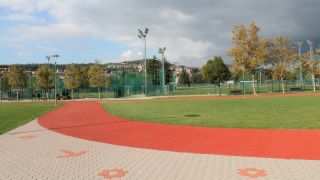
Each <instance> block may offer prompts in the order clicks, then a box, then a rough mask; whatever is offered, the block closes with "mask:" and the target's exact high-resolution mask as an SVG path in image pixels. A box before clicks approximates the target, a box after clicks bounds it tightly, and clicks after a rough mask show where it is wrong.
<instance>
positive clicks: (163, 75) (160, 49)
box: [159, 47, 166, 95]
mask: <svg viewBox="0 0 320 180" xmlns="http://www.w3.org/2000/svg"><path fill="white" fill-rule="evenodd" d="M165 50H166V47H163V48H159V54H161V62H162V91H163V95H164V92H165V83H166V81H165V74H164V73H165V72H164V51H165Z"/></svg>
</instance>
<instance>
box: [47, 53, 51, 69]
mask: <svg viewBox="0 0 320 180" xmlns="http://www.w3.org/2000/svg"><path fill="white" fill-rule="evenodd" d="M50 58H51V57H50V56H46V60H48V68H49V61H50Z"/></svg>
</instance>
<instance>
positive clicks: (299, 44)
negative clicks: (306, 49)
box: [296, 41, 303, 86]
mask: <svg viewBox="0 0 320 180" xmlns="http://www.w3.org/2000/svg"><path fill="white" fill-rule="evenodd" d="M296 44H297V45H298V48H299V49H298V51H299V60H300V72H299V73H300V83H301V86H302V62H301V48H302V44H303V42H302V41H300V42H296Z"/></svg>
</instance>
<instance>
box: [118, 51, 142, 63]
mask: <svg viewBox="0 0 320 180" xmlns="http://www.w3.org/2000/svg"><path fill="white" fill-rule="evenodd" d="M120 58H121V60H125V61H128V60H138V59H141V58H142V53H141V52H134V51H132V50H128V51H126V52H123V53H121V55H120Z"/></svg>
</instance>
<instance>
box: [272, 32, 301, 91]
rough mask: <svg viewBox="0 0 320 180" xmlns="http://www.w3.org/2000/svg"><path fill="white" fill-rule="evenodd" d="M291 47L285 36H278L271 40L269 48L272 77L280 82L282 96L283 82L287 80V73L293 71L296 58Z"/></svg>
mask: <svg viewBox="0 0 320 180" xmlns="http://www.w3.org/2000/svg"><path fill="white" fill-rule="evenodd" d="M292 46H293V44H292V42H291V41H290V39H289V38H288V37H287V36H278V37H276V38H275V39H274V40H273V43H272V48H271V49H272V53H271V59H270V60H271V61H270V63H271V65H272V67H273V68H272V76H273V78H274V79H278V80H280V81H281V87H282V93H283V94H284V93H285V89H284V83H283V80H284V79H288V75H289V71H290V70H291V69H293V67H294V65H295V62H296V60H297V58H298V56H297V53H296V52H295V50H294V49H293V48H292Z"/></svg>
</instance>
